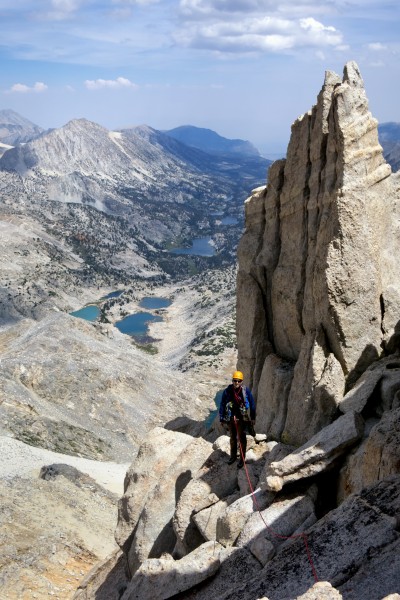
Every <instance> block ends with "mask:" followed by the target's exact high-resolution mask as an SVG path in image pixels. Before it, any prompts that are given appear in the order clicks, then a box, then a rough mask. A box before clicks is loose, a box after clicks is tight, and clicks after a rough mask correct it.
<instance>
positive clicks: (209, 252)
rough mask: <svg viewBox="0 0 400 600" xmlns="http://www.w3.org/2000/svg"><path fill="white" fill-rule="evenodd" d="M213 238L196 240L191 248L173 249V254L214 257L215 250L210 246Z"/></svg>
mask: <svg viewBox="0 0 400 600" xmlns="http://www.w3.org/2000/svg"><path fill="white" fill-rule="evenodd" d="M210 242H211V238H210V237H204V238H196V239H194V240H193V242H192V247H191V248H173V249H172V250H170V252H171V253H172V254H192V255H196V256H214V255H215V248H214V246H211V244H210Z"/></svg>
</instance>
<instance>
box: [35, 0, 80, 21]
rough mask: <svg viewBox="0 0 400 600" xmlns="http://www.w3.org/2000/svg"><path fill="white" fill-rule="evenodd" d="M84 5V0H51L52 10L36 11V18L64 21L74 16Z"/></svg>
mask: <svg viewBox="0 0 400 600" xmlns="http://www.w3.org/2000/svg"><path fill="white" fill-rule="evenodd" d="M81 5H82V0H51V1H50V10H48V11H44V12H41V11H40V10H39V11H35V13H34V16H35V18H36V19H38V20H41V19H44V20H48V21H64V20H66V19H70V18H71V17H74V16H75V14H76V13H77V12H78V11H79V9H80V8H81Z"/></svg>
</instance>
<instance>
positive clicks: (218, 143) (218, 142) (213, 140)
mask: <svg viewBox="0 0 400 600" xmlns="http://www.w3.org/2000/svg"><path fill="white" fill-rule="evenodd" d="M164 133H165V134H167V135H169V136H170V137H173V138H175V139H176V140H179V141H180V142H182V143H184V144H186V145H187V146H192V147H193V148H198V149H199V150H204V152H210V153H211V154H241V155H246V156H259V155H260V153H259V152H258V150H257V148H255V146H253V144H251V143H250V142H247V141H245V140H229V139H227V138H224V137H222V136H220V135H218V133H216V132H215V131H212V129H203V128H201V127H194V126H193V125H182V126H181V127H176V128H175V129H170V130H169V131H164Z"/></svg>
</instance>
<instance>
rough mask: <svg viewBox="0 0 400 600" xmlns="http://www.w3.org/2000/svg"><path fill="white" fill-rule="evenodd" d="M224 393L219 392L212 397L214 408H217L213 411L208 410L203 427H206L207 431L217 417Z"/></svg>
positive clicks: (222, 391)
mask: <svg viewBox="0 0 400 600" xmlns="http://www.w3.org/2000/svg"><path fill="white" fill-rule="evenodd" d="M223 393H224V390H219V391H218V392H217V393H216V394H215V397H214V402H215V406H216V407H217V408H216V409H215V410H210V414H209V415H208V417H207V418H206V420H205V426H206V430H207V431H208V430H209V429H210V427H211V425H212V424H213V423H214V420H215V417H216V416H217V414H218V412H219V407H220V404H221V400H222V394H223Z"/></svg>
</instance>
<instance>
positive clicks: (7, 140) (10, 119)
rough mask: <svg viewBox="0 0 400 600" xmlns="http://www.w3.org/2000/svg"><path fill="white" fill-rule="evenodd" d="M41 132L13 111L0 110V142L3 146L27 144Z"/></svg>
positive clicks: (41, 130)
mask: <svg viewBox="0 0 400 600" xmlns="http://www.w3.org/2000/svg"><path fill="white" fill-rule="evenodd" d="M43 131H44V129H42V128H41V127H39V126H38V125H35V124H34V123H32V122H31V121H29V120H28V119H25V117H21V115H19V114H18V113H16V112H15V111H13V110H10V109H6V110H0V142H1V143H3V144H6V145H8V146H16V145H17V144H22V143H24V142H29V141H30V140H32V139H34V138H35V137H37V136H39V135H40V134H41V133H43Z"/></svg>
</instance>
